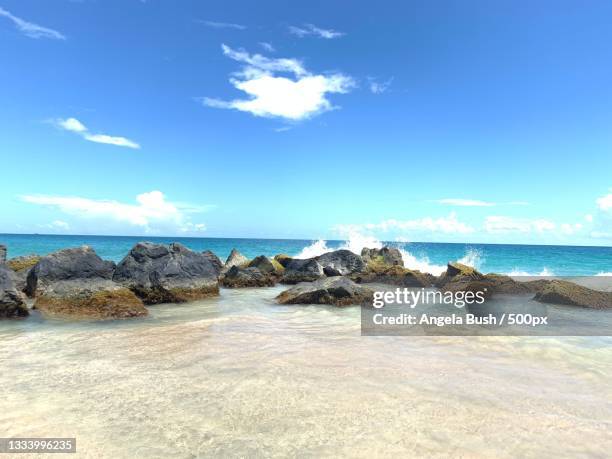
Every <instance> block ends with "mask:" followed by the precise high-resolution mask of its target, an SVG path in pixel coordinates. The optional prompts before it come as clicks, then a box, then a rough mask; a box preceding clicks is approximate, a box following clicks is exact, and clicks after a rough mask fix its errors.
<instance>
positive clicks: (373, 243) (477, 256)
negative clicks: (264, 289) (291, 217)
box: [294, 232, 483, 276]
mask: <svg viewBox="0 0 612 459" xmlns="http://www.w3.org/2000/svg"><path fill="white" fill-rule="evenodd" d="M382 246H383V243H382V242H381V241H379V240H378V239H376V238H375V237H373V236H366V235H363V234H360V233H358V232H351V233H349V235H348V238H347V239H346V241H344V243H343V244H342V245H341V246H340V247H338V248H337V249H336V248H332V247H329V246H328V245H327V241H325V240H323V239H319V240H318V241H314V242H313V243H312V244H310V245H308V246H306V247H304V248H303V249H302V251H301V252H300V253H298V254H297V255H295V257H294V258H300V259H304V258H312V257H316V256H319V255H322V254H324V253H327V252H331V251H333V250H338V249H347V250H350V251H351V252H353V253H356V254H358V255H360V254H361V250H362V249H363V248H364V247H367V248H369V249H379V248H381V247H382ZM400 252H401V253H402V258H403V259H404V267H405V268H408V269H416V270H419V271H421V272H426V273H430V274H434V275H436V276H438V275H440V274H442V273H443V272H444V271H446V265H437V264H435V263H432V262H431V261H430V260H429V258H428V257H427V256H420V257H417V256H415V255H414V254H412V253H411V252H409V251H408V250H405V249H402V248H400ZM457 261H458V262H459V263H463V264H465V265H468V266H472V267H474V268H479V267H480V265H481V264H482V262H483V259H482V253H481V252H480V251H478V250H476V249H473V248H470V249H468V250H467V252H466V253H465V255H464V256H463V257H462V258H460V259H459V260H457Z"/></svg>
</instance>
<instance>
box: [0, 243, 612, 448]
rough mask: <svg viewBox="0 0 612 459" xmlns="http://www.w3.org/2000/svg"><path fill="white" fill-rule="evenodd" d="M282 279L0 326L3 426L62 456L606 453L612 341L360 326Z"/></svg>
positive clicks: (562, 270)
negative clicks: (366, 330)
mask: <svg viewBox="0 0 612 459" xmlns="http://www.w3.org/2000/svg"><path fill="white" fill-rule="evenodd" d="M140 239H141V238H125V237H91V236H23V235H2V236H0V243H4V244H7V245H8V247H9V256H16V255H20V254H26V253H32V252H35V253H41V254H44V253H48V252H51V251H54V250H57V249H60V248H63V247H72V246H78V245H81V244H88V245H91V246H92V247H94V248H95V249H96V250H97V252H98V253H99V254H100V255H101V256H103V257H104V258H108V259H112V260H115V261H118V260H120V259H121V258H122V257H123V255H124V254H125V253H126V252H127V251H128V250H129V248H130V247H131V246H132V245H133V244H134V243H135V242H137V241H138V240H140ZM150 239H152V240H154V241H159V242H171V241H172V240H179V241H180V242H182V243H183V244H185V245H187V246H188V247H191V248H192V249H194V250H205V249H210V250H213V251H214V252H215V253H217V254H218V255H219V256H220V257H222V258H224V257H225V256H227V254H228V253H229V251H230V250H231V248H233V247H236V248H237V249H239V250H240V251H242V252H243V253H244V254H245V255H247V256H249V257H253V256H255V255H259V254H262V253H263V254H266V255H274V254H275V253H281V252H283V253H288V254H291V255H298V256H302V257H304V256H311V255H315V254H318V253H322V252H324V251H326V250H329V249H330V248H336V247H346V248H350V249H351V250H354V251H360V250H361V247H362V246H364V245H365V246H374V245H379V244H381V243H380V242H379V241H374V240H368V239H364V238H358V237H353V238H351V239H350V240H348V241H327V242H326V241H287V240H279V241H276V240H247V239H176V238H172V239H165V238H150ZM403 250H404V259H405V260H406V264H407V265H409V266H411V265H413V266H414V267H419V268H420V269H424V270H429V271H433V270H434V269H435V267H436V266H439V267H443V265H444V263H446V262H447V261H449V260H455V259H458V260H461V261H463V262H465V263H468V264H472V265H476V266H477V267H479V269H482V270H483V271H500V272H512V271H515V272H520V271H525V272H534V273H540V272H542V271H543V270H546V271H548V272H555V273H558V274H568V275H580V274H596V273H600V272H609V271H612V252H611V249H610V248H586V247H530V246H490V245H466V244H416V243H415V244H407V245H405V246H403ZM284 288H286V287H285V286H281V285H278V286H276V287H271V288H260V289H221V292H220V295H219V296H218V297H213V298H208V299H205V300H201V301H196V302H191V303H185V304H164V305H156V306H151V307H149V308H148V309H149V313H150V316H149V317H147V318H140V319H133V320H124V321H106V322H94V321H83V320H81V321H74V320H62V319H53V318H48V317H43V316H41V315H40V314H39V313H38V312H37V311H33V312H32V315H31V316H30V317H28V318H27V319H23V320H4V321H0V369H1V371H0V387H1V388H2V399H1V400H2V401H1V403H0V406H1V409H0V426H2V436H3V437H76V438H77V454H76V455H75V456H74V457H75V458H96V459H97V458H112V459H122V458H137V459H138V458H143V459H144V458H146V459H155V458H168V457H176V458H185V459H188V458H189V459H193V458H209V457H210V458H217V457H313V458H314V457H317V458H319V457H339V456H347V457H364V458H366V457H367V458H372V457H390V456H393V457H427V458H436V457H449V456H451V457H474V458H478V457H483V458H489V457H495V458H510V457H524V458H538V459H539V458H542V457H593V458H603V457H609V454H610V451H612V435H611V434H610V432H612V384H611V383H610V381H612V338H610V337H605V336H601V337H597V336H592V337H588V336H583V337H525V336H512V337H510V336H506V337H448V336H361V328H360V325H361V320H360V318H361V316H360V308H359V307H346V308H334V307H328V306H281V305H278V304H276V302H275V300H274V299H275V297H276V296H277V295H278V294H279V293H280V292H281V291H282V290H283V289H284ZM600 312H602V314H605V313H604V311H600ZM571 313H572V314H578V313H579V312H578V311H577V310H575V309H572V310H571ZM601 317H602V318H603V319H605V320H608V321H610V317H609V314H605V315H602V316H601ZM609 323H612V322H609ZM20 456H21V455H20ZM23 457H39V455H31V456H28V455H23Z"/></svg>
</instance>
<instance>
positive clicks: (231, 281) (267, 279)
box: [221, 266, 276, 288]
mask: <svg viewBox="0 0 612 459" xmlns="http://www.w3.org/2000/svg"><path fill="white" fill-rule="evenodd" d="M275 283H276V278H275V277H274V276H272V275H270V274H269V273H268V274H266V273H262V272H261V271H260V270H259V269H258V268H255V267H249V268H239V267H238V266H232V267H231V268H230V269H229V271H228V272H226V273H225V275H224V276H223V277H222V278H221V285H222V286H223V287H228V288H242V287H272V286H273V285H274V284H275Z"/></svg>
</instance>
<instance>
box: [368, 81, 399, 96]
mask: <svg viewBox="0 0 612 459" xmlns="http://www.w3.org/2000/svg"><path fill="white" fill-rule="evenodd" d="M368 80H369V82H370V91H371V92H372V94H382V93H384V92H387V90H388V89H389V87H390V86H391V83H393V77H391V78H389V79H388V80H386V81H378V80H376V79H375V78H368Z"/></svg>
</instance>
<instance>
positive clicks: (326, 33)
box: [289, 24, 346, 39]
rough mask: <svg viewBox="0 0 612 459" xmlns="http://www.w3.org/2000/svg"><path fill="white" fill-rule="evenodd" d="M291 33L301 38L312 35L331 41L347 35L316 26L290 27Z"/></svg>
mask: <svg viewBox="0 0 612 459" xmlns="http://www.w3.org/2000/svg"><path fill="white" fill-rule="evenodd" d="M289 32H290V33H292V34H293V35H297V36H298V37H300V38H303V37H306V36H309V35H310V36H314V37H319V38H326V39H331V38H338V37H342V36H343V35H346V34H345V33H343V32H338V31H336V30H331V29H322V28H320V27H317V26H315V25H314V24H304V25H303V26H301V27H297V26H289Z"/></svg>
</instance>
